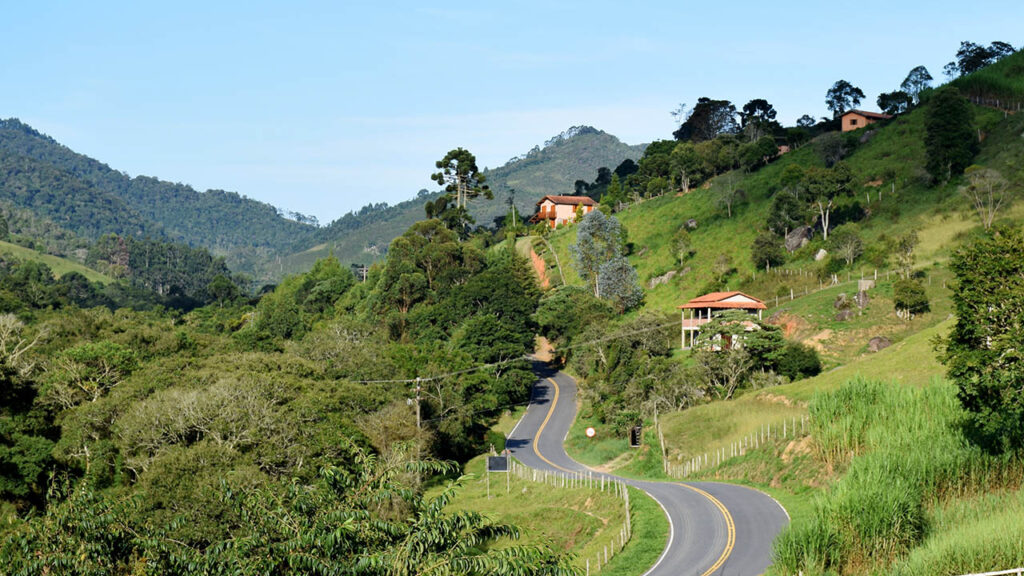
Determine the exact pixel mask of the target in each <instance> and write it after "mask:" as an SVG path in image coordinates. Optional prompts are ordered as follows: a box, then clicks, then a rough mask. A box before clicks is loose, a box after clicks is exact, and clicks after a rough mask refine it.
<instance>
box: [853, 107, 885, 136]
mask: <svg viewBox="0 0 1024 576" xmlns="http://www.w3.org/2000/svg"><path fill="white" fill-rule="evenodd" d="M890 118H892V114H879V113H878V112H865V111H864V110H848V111H847V112H845V113H844V114H843V116H842V126H843V132H849V131H851V130H857V129H860V128H863V127H865V126H867V125H868V124H874V123H875V122H878V121H879V120H888V119H890Z"/></svg>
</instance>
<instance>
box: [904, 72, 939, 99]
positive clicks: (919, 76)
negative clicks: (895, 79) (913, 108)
mask: <svg viewBox="0 0 1024 576" xmlns="http://www.w3.org/2000/svg"><path fill="white" fill-rule="evenodd" d="M931 83H932V75H931V74H929V73H928V69H927V68H925V67H924V66H916V67H915V68H914V69H913V70H911V71H910V72H909V73H908V74H907V77H906V78H905V79H904V80H903V83H902V84H900V90H902V91H904V92H906V93H907V94H909V95H910V97H911V98H913V100H914V105H917V104H918V103H920V102H921V92H923V91H924V90H925V89H926V88H929V87H930V86H931Z"/></svg>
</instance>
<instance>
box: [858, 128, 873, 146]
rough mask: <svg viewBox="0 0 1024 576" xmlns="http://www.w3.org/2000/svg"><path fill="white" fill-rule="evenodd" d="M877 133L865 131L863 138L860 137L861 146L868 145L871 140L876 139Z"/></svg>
mask: <svg viewBox="0 0 1024 576" xmlns="http://www.w3.org/2000/svg"><path fill="white" fill-rule="evenodd" d="M875 132H877V130H867V131H865V132H864V134H862V135H861V137H860V143H861V144H867V143H868V142H870V141H871V139H872V138H874V137H875Z"/></svg>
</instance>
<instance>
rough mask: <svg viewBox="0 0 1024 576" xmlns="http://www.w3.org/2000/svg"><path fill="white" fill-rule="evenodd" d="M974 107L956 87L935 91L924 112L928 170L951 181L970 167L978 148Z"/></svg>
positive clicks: (937, 176) (939, 178)
mask: <svg viewBox="0 0 1024 576" xmlns="http://www.w3.org/2000/svg"><path fill="white" fill-rule="evenodd" d="M971 120H972V114H971V107H970V104H969V103H968V102H967V99H966V98H964V97H963V96H961V95H960V92H959V91H958V90H957V89H956V88H955V87H953V86H943V87H942V88H939V89H938V90H936V91H935V95H934V96H932V98H931V100H930V101H929V102H928V109H927V110H926V112H925V117H924V127H925V131H926V132H925V139H924V146H925V156H926V163H925V167H926V168H927V169H928V172H929V173H930V174H931V175H932V176H934V177H935V178H936V179H938V180H943V181H948V180H949V179H950V178H952V177H953V176H956V175H958V174H960V173H962V172H963V171H964V169H965V168H967V167H968V166H970V164H971V159H972V158H974V155H975V154H976V153H977V149H978V145H977V142H976V139H975V136H974V133H973V130H972V128H971Z"/></svg>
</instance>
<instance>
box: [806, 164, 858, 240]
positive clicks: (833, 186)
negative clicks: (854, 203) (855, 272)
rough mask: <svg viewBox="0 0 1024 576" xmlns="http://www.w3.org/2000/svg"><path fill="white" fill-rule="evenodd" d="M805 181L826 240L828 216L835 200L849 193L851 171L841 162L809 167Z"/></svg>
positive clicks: (851, 178)
mask: <svg viewBox="0 0 1024 576" xmlns="http://www.w3.org/2000/svg"><path fill="white" fill-rule="evenodd" d="M805 182H806V186H807V192H808V194H807V195H808V197H809V198H810V201H811V205H812V206H813V207H814V208H815V210H816V211H817V212H818V216H819V220H818V221H819V222H820V223H821V235H822V238H823V239H824V240H825V241H826V242H828V231H829V217H830V216H831V214H832V210H833V209H834V208H835V204H836V201H837V200H838V199H839V198H841V197H843V196H848V195H849V194H850V192H851V190H852V189H851V187H850V184H851V182H853V173H852V172H850V167H849V166H847V165H846V164H845V163H843V162H840V163H838V164H836V165H835V166H833V167H832V168H829V169H822V168H817V167H811V168H810V169H808V170H807V173H806V176H805Z"/></svg>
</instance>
